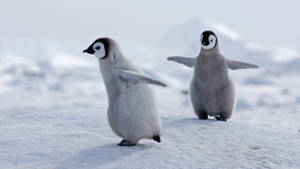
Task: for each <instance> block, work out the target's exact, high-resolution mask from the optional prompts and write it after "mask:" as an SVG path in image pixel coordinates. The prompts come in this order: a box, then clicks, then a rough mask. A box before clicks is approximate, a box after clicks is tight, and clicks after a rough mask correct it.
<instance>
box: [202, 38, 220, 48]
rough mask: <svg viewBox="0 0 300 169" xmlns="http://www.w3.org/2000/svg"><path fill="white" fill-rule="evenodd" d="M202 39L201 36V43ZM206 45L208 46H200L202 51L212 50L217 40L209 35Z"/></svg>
mask: <svg viewBox="0 0 300 169" xmlns="http://www.w3.org/2000/svg"><path fill="white" fill-rule="evenodd" d="M202 38H203V36H201V41H202ZM208 43H209V44H208V45H207V46H205V45H203V44H202V48H203V49H212V48H214V47H215V46H216V43H217V38H216V37H215V36H214V35H209V37H208Z"/></svg>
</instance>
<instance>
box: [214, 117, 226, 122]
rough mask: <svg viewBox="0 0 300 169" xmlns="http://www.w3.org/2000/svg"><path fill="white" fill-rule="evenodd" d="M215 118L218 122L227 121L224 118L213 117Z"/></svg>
mask: <svg viewBox="0 0 300 169" xmlns="http://www.w3.org/2000/svg"><path fill="white" fill-rule="evenodd" d="M215 118H216V120H219V121H227V119H226V118H224V117H215Z"/></svg>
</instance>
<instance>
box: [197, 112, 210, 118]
mask: <svg viewBox="0 0 300 169" xmlns="http://www.w3.org/2000/svg"><path fill="white" fill-rule="evenodd" d="M198 118H199V119H201V120H207V119H208V115H207V114H206V113H201V114H198Z"/></svg>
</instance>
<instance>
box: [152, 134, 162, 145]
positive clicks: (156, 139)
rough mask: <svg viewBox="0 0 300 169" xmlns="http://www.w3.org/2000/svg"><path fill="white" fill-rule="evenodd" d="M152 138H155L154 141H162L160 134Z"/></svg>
mask: <svg viewBox="0 0 300 169" xmlns="http://www.w3.org/2000/svg"><path fill="white" fill-rule="evenodd" d="M152 139H153V140H154V141H157V142H158V143H160V141H161V140H160V136H159V135H156V136H153V137H152Z"/></svg>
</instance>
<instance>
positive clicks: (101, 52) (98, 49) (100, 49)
mask: <svg viewBox="0 0 300 169" xmlns="http://www.w3.org/2000/svg"><path fill="white" fill-rule="evenodd" d="M93 49H94V51H95V54H94V55H95V56H96V57H97V58H98V59H101V58H103V57H104V56H105V55H106V51H105V47H104V44H103V43H101V42H97V43H95V44H94V45H93Z"/></svg>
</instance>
